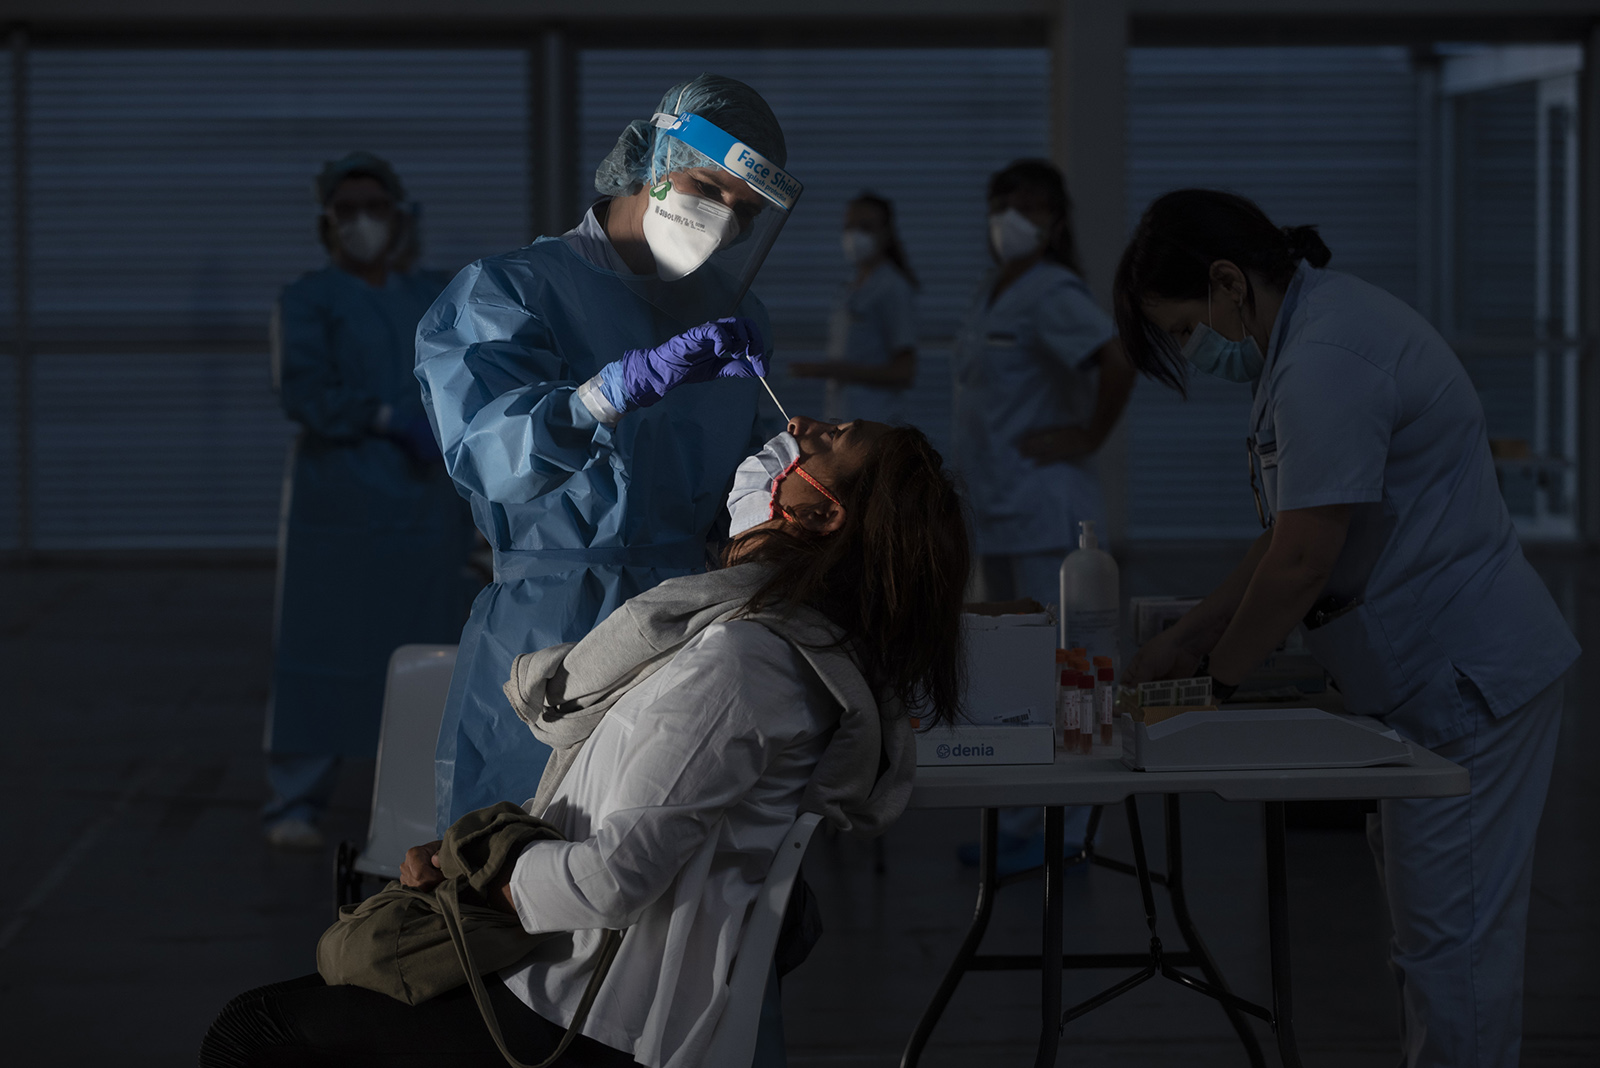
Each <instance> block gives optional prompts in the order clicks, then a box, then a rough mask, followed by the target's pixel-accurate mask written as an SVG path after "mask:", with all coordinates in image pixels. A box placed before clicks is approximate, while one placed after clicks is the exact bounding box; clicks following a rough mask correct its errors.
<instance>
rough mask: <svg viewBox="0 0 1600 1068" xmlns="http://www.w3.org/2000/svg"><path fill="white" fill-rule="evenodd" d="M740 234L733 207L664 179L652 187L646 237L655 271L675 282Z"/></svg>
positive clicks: (697, 268) (697, 267)
mask: <svg viewBox="0 0 1600 1068" xmlns="http://www.w3.org/2000/svg"><path fill="white" fill-rule="evenodd" d="M737 236H739V220H738V219H736V218H734V214H733V209H732V208H729V207H727V206H726V205H723V204H718V203H717V202H716V201H714V200H709V199H707V198H705V197H697V196H695V195H693V194H692V193H680V192H678V191H677V190H676V189H674V188H673V187H672V182H671V181H669V180H663V181H660V182H657V183H656V184H655V185H653V186H651V187H650V199H649V200H647V201H646V202H645V209H644V240H645V244H647V245H649V246H650V255H651V256H653V257H655V261H656V274H658V275H659V276H660V277H661V280H662V281H664V282H676V281H677V280H678V279H680V278H682V277H684V276H685V275H689V274H693V273H694V272H695V271H697V270H699V269H700V267H701V266H702V265H703V264H704V263H705V262H706V260H708V259H710V258H711V255H712V253H714V252H716V251H717V249H719V248H722V247H723V246H725V245H727V244H729V243H730V242H731V241H732V240H733V239H734V238H735V237H737Z"/></svg>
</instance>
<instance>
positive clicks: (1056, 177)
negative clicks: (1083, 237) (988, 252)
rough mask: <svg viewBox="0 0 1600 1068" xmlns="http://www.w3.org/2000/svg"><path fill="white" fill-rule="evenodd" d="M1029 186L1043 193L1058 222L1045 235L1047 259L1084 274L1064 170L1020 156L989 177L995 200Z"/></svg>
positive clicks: (1030, 189)
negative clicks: (1080, 262)
mask: <svg viewBox="0 0 1600 1068" xmlns="http://www.w3.org/2000/svg"><path fill="white" fill-rule="evenodd" d="M1024 189H1026V190H1027V191H1029V192H1032V193H1039V194H1041V195H1042V196H1043V197H1044V199H1045V203H1046V204H1047V205H1049V209H1050V215H1051V217H1052V218H1053V219H1054V220H1055V225H1053V226H1051V227H1050V230H1049V232H1048V233H1047V234H1046V237H1045V246H1044V258H1045V259H1047V260H1054V261H1055V262H1057V263H1059V264H1061V266H1063V267H1065V268H1067V270H1069V271H1071V272H1073V273H1074V274H1078V275H1081V274H1083V267H1082V266H1081V265H1080V264H1079V262H1078V242H1077V239H1076V238H1075V237H1074V235H1073V232H1072V197H1071V196H1070V195H1069V194H1068V193H1067V180H1066V179H1065V178H1063V177H1062V176H1061V170H1060V168H1058V167H1057V166H1056V165H1055V164H1054V163H1051V162H1050V161H1049V160H1047V159H1019V160H1017V161H1016V162H1015V163H1013V164H1011V165H1010V166H1009V167H1007V168H1006V169H1005V170H1002V171H996V172H995V173H994V174H993V175H992V176H991V177H990V178H989V200H990V201H991V202H993V201H995V200H998V199H1001V198H1003V197H1009V196H1010V195H1011V194H1012V193H1015V192H1018V191H1019V190H1024Z"/></svg>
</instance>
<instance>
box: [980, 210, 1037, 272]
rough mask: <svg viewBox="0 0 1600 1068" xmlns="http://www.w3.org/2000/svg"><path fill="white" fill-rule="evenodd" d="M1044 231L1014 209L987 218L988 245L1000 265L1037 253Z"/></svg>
mask: <svg viewBox="0 0 1600 1068" xmlns="http://www.w3.org/2000/svg"><path fill="white" fill-rule="evenodd" d="M1043 244H1044V231H1043V230H1041V229H1039V227H1038V226H1037V225H1035V224H1034V222H1033V221H1032V220H1031V219H1029V218H1028V217H1027V216H1026V215H1024V214H1022V212H1020V211H1018V210H1017V209H1016V208H1007V209H1006V210H1005V211H1002V212H1000V213H998V214H996V215H991V216H989V245H990V247H991V248H993V249H994V254H995V255H996V256H999V257H1000V260H1001V262H1002V263H1011V262H1012V261H1014V260H1020V259H1022V258H1023V257H1025V256H1031V255H1033V254H1034V253H1035V252H1038V251H1039V248H1040V246H1041V245H1043Z"/></svg>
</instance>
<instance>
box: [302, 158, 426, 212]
mask: <svg viewBox="0 0 1600 1068" xmlns="http://www.w3.org/2000/svg"><path fill="white" fill-rule="evenodd" d="M351 175H358V176H360V177H363V178H373V179H376V180H377V182H378V184H379V185H381V186H383V188H384V191H385V192H387V193H388V194H389V195H390V196H392V197H394V198H395V200H397V201H399V200H405V198H406V187H405V186H403V185H401V184H400V176H399V175H398V174H396V173H395V172H394V168H393V167H391V166H389V161H388V160H386V159H383V158H381V157H379V156H374V155H373V154H372V153H371V152H352V153H350V154H349V155H348V156H345V157H344V158H343V159H330V160H329V161H328V162H326V163H324V164H323V165H322V171H321V173H320V174H318V175H317V187H316V193H317V203H318V204H326V203H327V202H328V200H329V198H331V197H332V196H333V191H334V190H335V189H338V188H339V183H340V182H342V181H344V180H345V179H346V178H349V177H350V176H351Z"/></svg>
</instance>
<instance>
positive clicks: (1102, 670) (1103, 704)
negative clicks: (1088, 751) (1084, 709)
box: [1094, 656, 1117, 745]
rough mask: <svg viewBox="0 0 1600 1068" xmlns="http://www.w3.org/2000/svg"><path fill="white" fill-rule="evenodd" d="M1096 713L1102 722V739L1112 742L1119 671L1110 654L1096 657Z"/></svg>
mask: <svg viewBox="0 0 1600 1068" xmlns="http://www.w3.org/2000/svg"><path fill="white" fill-rule="evenodd" d="M1094 674H1095V681H1094V713H1095V720H1096V721H1097V722H1098V723H1099V724H1100V741H1101V742H1103V743H1104V744H1106V745H1110V744H1111V720H1112V710H1113V707H1114V706H1115V704H1116V700H1117V686H1116V683H1117V673H1116V669H1115V668H1114V667H1112V664H1111V658H1110V657H1109V656H1097V657H1095V658H1094Z"/></svg>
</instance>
